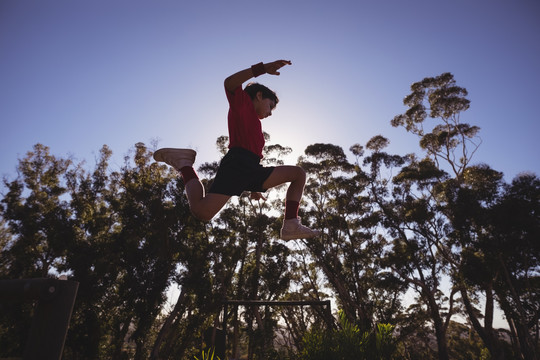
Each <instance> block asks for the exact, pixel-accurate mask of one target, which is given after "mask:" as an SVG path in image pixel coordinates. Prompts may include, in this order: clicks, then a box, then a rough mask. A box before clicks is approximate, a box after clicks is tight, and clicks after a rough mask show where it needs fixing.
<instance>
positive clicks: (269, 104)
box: [253, 92, 276, 120]
mask: <svg viewBox="0 0 540 360" xmlns="http://www.w3.org/2000/svg"><path fill="white" fill-rule="evenodd" d="M253 105H254V106H255V111H256V112H257V115H258V116H259V119H261V120H262V119H265V118H267V117H269V116H270V115H272V110H274V108H275V107H276V103H275V102H274V101H273V100H270V99H263V98H262V93H261V92H259V93H257V97H256V98H255V101H254V103H253Z"/></svg>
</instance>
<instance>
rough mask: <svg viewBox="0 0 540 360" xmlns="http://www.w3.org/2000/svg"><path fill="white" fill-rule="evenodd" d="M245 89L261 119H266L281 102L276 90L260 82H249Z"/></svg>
mask: <svg viewBox="0 0 540 360" xmlns="http://www.w3.org/2000/svg"><path fill="white" fill-rule="evenodd" d="M244 91H245V92H246V93H248V95H249V97H251V100H252V101H253V105H254V106H255V110H256V111H257V114H258V115H259V119H264V118H265V117H268V116H270V115H272V110H274V108H275V107H276V105H277V103H278V102H279V99H278V97H277V95H276V93H275V92H273V91H272V90H270V89H269V88H267V87H266V86H264V85H261V84H259V83H249V84H248V85H247V86H246V87H245V89H244Z"/></svg>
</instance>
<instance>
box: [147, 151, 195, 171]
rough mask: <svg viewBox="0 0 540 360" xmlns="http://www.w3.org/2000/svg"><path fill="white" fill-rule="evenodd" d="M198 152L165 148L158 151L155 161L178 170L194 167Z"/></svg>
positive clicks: (155, 154)
mask: <svg viewBox="0 0 540 360" xmlns="http://www.w3.org/2000/svg"><path fill="white" fill-rule="evenodd" d="M196 155H197V152H196V151H195V150H191V149H173V148H163V149H159V150H156V152H155V153H154V160H156V161H160V162H164V163H166V164H167V165H170V166H172V167H173V168H175V169H176V170H180V169H181V168H183V167H184V166H193V163H194V162H195V156H196Z"/></svg>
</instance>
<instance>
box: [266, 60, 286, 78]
mask: <svg viewBox="0 0 540 360" xmlns="http://www.w3.org/2000/svg"><path fill="white" fill-rule="evenodd" d="M285 65H292V62H291V61H290V60H276V61H274V62H271V63H266V64H264V69H265V70H266V73H267V74H270V75H279V71H278V70H279V69H281V68H282V67H284V66H285Z"/></svg>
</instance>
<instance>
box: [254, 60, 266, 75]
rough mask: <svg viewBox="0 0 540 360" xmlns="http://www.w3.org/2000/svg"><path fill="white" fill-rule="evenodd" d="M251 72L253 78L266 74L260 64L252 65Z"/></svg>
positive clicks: (262, 65)
mask: <svg viewBox="0 0 540 360" xmlns="http://www.w3.org/2000/svg"><path fill="white" fill-rule="evenodd" d="M251 71H252V72H253V77H257V76H259V75H262V74H266V69H265V68H264V64H263V63H262V62H260V63H258V64H255V65H253V66H252V67H251Z"/></svg>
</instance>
